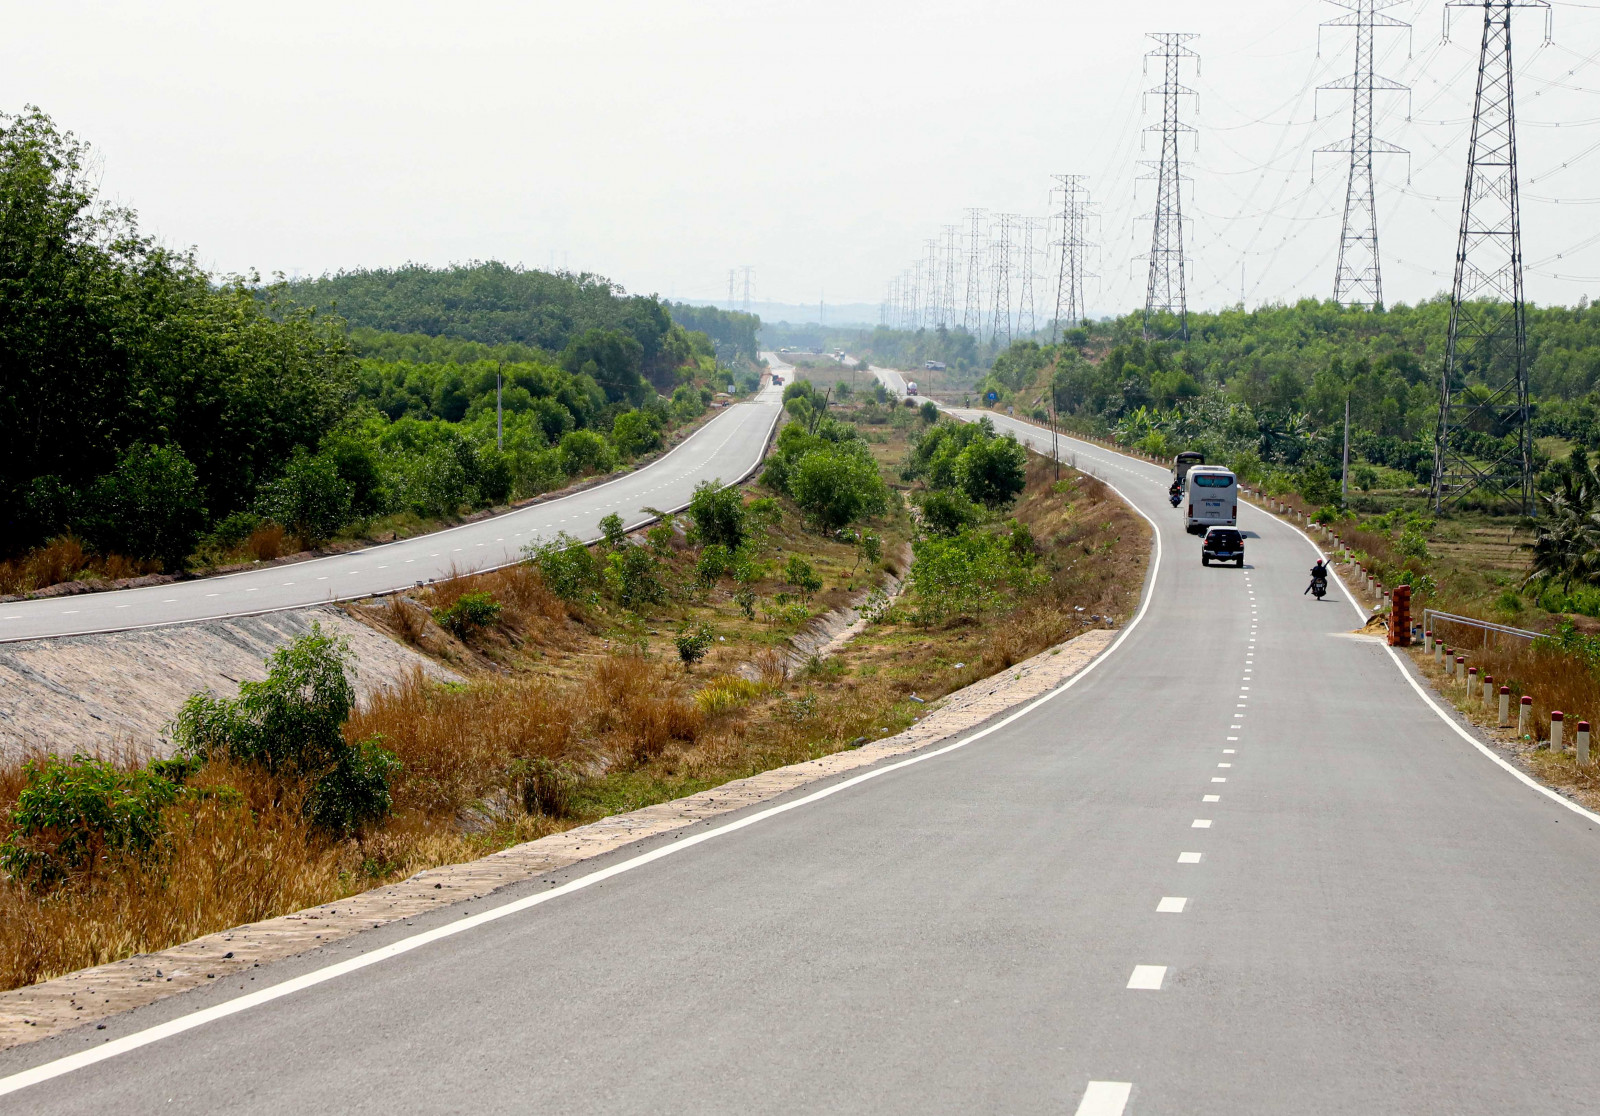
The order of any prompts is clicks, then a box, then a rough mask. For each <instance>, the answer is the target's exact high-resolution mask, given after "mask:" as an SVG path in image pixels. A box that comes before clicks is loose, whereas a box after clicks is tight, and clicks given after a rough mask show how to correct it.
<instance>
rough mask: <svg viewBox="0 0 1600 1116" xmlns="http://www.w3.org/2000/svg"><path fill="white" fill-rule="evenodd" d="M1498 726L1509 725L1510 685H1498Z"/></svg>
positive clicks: (1508, 726)
mask: <svg viewBox="0 0 1600 1116" xmlns="http://www.w3.org/2000/svg"><path fill="white" fill-rule="evenodd" d="M1500 727H1501V728H1510V727H1511V687H1510V686H1501V687H1500Z"/></svg>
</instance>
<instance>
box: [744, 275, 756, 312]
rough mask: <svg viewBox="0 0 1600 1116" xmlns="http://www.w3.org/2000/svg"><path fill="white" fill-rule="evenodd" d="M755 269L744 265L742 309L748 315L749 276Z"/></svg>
mask: <svg viewBox="0 0 1600 1116" xmlns="http://www.w3.org/2000/svg"><path fill="white" fill-rule="evenodd" d="M753 271H755V268H754V267H752V266H751V265H749V264H745V265H744V307H743V310H744V312H745V313H746V314H748V313H750V274H751V272H753Z"/></svg>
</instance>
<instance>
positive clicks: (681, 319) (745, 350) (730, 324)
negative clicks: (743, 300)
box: [667, 302, 761, 363]
mask: <svg viewBox="0 0 1600 1116" xmlns="http://www.w3.org/2000/svg"><path fill="white" fill-rule="evenodd" d="M667 311H668V312H669V313H670V314H671V315H672V320H673V321H675V322H677V323H678V324H679V325H681V326H682V327H683V328H684V329H687V330H690V331H692V332H695V333H703V334H705V335H706V336H707V337H709V338H711V340H712V341H714V342H716V345H717V350H718V355H719V356H723V357H726V358H727V359H728V361H729V362H730V363H731V362H732V360H733V358H735V357H743V358H744V359H746V360H754V359H755V356H756V348H757V344H756V331H757V330H759V329H760V328H761V319H760V318H759V317H757V316H756V315H755V314H741V313H740V312H739V311H737V310H719V309H717V308H716V307H715V306H689V305H687V304H686V303H682V302H669V303H667Z"/></svg>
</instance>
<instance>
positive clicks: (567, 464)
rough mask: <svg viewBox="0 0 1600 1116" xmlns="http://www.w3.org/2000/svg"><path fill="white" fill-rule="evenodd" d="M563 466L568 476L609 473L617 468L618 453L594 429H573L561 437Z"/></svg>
mask: <svg viewBox="0 0 1600 1116" xmlns="http://www.w3.org/2000/svg"><path fill="white" fill-rule="evenodd" d="M561 468H562V470H563V471H564V472H565V473H566V474H567V475H568V476H577V475H578V474H579V473H587V472H594V473H609V472H610V471H611V470H612V469H614V468H616V455H615V454H613V453H612V452H611V447H610V446H608V445H607V444H606V440H605V439H604V438H602V437H600V435H598V434H596V433H595V432H594V431H593V430H572V431H569V432H567V433H566V434H565V435H563V436H562V438H561Z"/></svg>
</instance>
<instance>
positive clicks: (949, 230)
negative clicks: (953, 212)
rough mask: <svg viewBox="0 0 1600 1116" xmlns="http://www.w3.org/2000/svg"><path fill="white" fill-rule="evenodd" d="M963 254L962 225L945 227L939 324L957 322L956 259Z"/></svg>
mask: <svg viewBox="0 0 1600 1116" xmlns="http://www.w3.org/2000/svg"><path fill="white" fill-rule="evenodd" d="M960 255H961V226H960V225H946V226H945V227H944V291H943V292H942V297H941V298H940V300H939V325H940V326H942V327H943V328H945V329H949V328H951V327H952V326H954V325H955V324H956V259H957V257H959V256H960Z"/></svg>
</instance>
